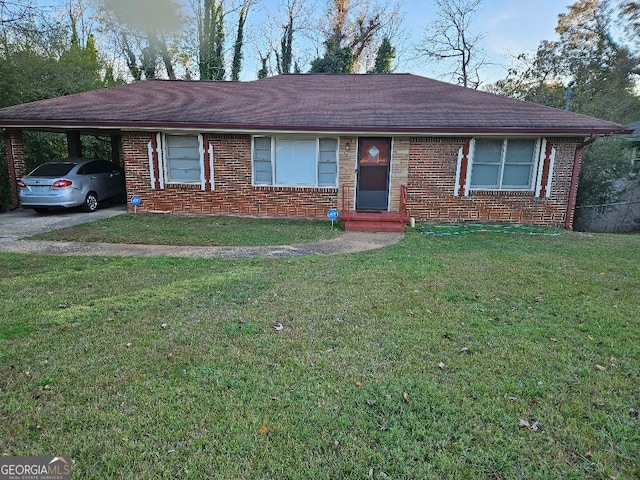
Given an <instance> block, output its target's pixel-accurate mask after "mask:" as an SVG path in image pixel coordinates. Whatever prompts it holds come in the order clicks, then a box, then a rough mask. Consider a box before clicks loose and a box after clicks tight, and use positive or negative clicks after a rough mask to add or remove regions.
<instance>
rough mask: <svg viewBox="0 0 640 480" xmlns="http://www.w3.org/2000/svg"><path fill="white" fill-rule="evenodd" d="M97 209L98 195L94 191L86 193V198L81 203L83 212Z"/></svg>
mask: <svg viewBox="0 0 640 480" xmlns="http://www.w3.org/2000/svg"><path fill="white" fill-rule="evenodd" d="M97 209H98V196H97V195H96V194H95V193H94V192H89V193H87V198H85V199H84V203H83V204H82V211H83V212H95V211H96V210H97Z"/></svg>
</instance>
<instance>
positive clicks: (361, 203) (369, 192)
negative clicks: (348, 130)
mask: <svg viewBox="0 0 640 480" xmlns="http://www.w3.org/2000/svg"><path fill="white" fill-rule="evenodd" d="M390 164H391V139H390V138H359V139H358V181H357V186H356V210H387V207H388V204H389V167H390Z"/></svg>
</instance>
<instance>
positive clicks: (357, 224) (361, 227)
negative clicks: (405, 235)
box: [342, 220, 405, 232]
mask: <svg viewBox="0 0 640 480" xmlns="http://www.w3.org/2000/svg"><path fill="white" fill-rule="evenodd" d="M342 223H343V225H344V229H345V231H347V232H404V225H405V223H404V222H401V221H395V222H380V221H378V222H373V221H367V220H365V221H363V220H346V221H345V220H343V221H342Z"/></svg>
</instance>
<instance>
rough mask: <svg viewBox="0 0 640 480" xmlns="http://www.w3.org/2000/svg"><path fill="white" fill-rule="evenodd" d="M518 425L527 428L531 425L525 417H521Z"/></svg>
mask: <svg viewBox="0 0 640 480" xmlns="http://www.w3.org/2000/svg"><path fill="white" fill-rule="evenodd" d="M518 426H519V427H527V428H529V427H530V426H531V425H530V424H529V421H528V420H527V419H526V418H521V419H520V423H518Z"/></svg>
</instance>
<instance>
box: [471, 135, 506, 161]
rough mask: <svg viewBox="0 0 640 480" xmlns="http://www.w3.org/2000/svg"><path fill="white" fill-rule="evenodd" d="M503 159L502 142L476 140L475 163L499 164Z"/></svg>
mask: <svg viewBox="0 0 640 480" xmlns="http://www.w3.org/2000/svg"><path fill="white" fill-rule="evenodd" d="M501 157H502V140H476V146H475V150H474V153H473V163H474V164H475V163H494V164H499V163H500V161H501V160H500V158H501Z"/></svg>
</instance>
